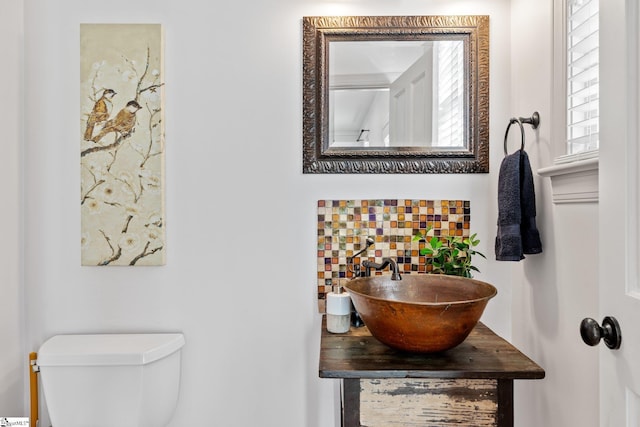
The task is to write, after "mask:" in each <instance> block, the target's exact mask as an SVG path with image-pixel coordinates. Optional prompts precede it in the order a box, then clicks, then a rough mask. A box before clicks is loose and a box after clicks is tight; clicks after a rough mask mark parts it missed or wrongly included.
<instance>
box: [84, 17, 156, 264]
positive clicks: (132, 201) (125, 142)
mask: <svg viewBox="0 0 640 427" xmlns="http://www.w3.org/2000/svg"><path fill="white" fill-rule="evenodd" d="M162 50H163V37H162V27H161V25H159V24H82V25H81V27H80V79H81V81H80V107H81V108H80V141H81V142H80V166H81V167H80V169H81V179H80V181H81V183H80V187H81V188H80V206H81V222H82V226H81V253H82V265H93V266H116V265H130V266H143V265H163V264H164V263H165V253H166V248H165V213H164V120H163V89H164V82H163V74H162V66H163V58H162Z"/></svg>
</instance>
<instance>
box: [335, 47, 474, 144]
mask: <svg viewBox="0 0 640 427" xmlns="http://www.w3.org/2000/svg"><path fill="white" fill-rule="evenodd" d="M463 54H464V46H463V43H462V41H461V40H441V41H431V40H428V41H356V42H342V41H337V42H331V43H330V44H329V57H330V58H331V62H330V64H329V111H330V113H331V115H330V116H329V145H330V147H392V146H395V147H403V146H422V147H458V148H462V147H465V145H466V141H465V138H464V136H465V135H464V132H463V130H464V126H465V124H464V100H465V93H464V85H463V82H464V79H465V76H464V67H463Z"/></svg>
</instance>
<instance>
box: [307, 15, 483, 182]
mask: <svg viewBox="0 0 640 427" xmlns="http://www.w3.org/2000/svg"><path fill="white" fill-rule="evenodd" d="M438 40H460V41H462V43H463V46H464V55H463V58H464V68H463V69H464V78H463V85H464V95H463V98H464V99H463V105H464V111H463V115H464V118H463V122H464V125H463V127H464V129H463V130H462V132H461V133H462V134H463V135H464V146H461V147H432V146H419V145H414V146H379V147H358V146H348V147H344V146H336V145H335V144H334V145H332V144H331V143H330V141H329V117H330V114H332V111H330V103H329V64H330V61H331V60H332V58H331V57H330V54H329V53H330V50H331V49H330V45H331V43H337V42H344V41H349V42H352V41H398V42H401V41H438ZM425 120H426V118H425ZM303 172H304V173H312V174H323V173H332V174H335V173H354V174H362V173H374V174H375V173H378V174H385V173H394V174H399V173H486V172H489V17H488V16H324V17H304V18H303Z"/></svg>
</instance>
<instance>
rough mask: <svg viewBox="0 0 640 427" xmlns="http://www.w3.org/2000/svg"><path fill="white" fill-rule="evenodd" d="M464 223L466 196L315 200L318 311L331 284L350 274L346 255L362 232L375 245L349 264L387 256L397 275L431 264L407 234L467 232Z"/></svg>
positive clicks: (361, 241)
mask: <svg viewBox="0 0 640 427" xmlns="http://www.w3.org/2000/svg"><path fill="white" fill-rule="evenodd" d="M470 224H471V206H470V202H469V201H468V200H415V199H383V200H318V280H317V286H318V306H319V310H320V312H324V311H325V309H324V301H325V295H326V294H327V293H328V292H330V291H331V286H332V285H333V284H337V283H342V282H343V281H346V280H348V279H351V278H352V277H353V272H352V271H351V269H350V268H347V258H348V257H351V256H353V254H355V253H357V252H358V251H360V250H361V249H363V248H364V247H365V239H366V238H367V237H372V238H373V239H374V240H375V244H374V245H373V246H371V247H370V248H369V249H368V250H367V251H366V252H364V253H363V254H362V255H360V256H358V257H356V258H354V260H353V263H354V264H360V263H362V261H364V260H365V259H369V260H370V261H373V262H376V263H381V262H382V258H383V257H393V258H395V259H396V261H397V263H398V268H399V269H400V271H401V272H402V273H403V274H411V273H427V272H428V271H427V268H431V267H430V266H427V265H426V258H425V257H424V256H420V248H422V247H423V246H424V243H423V242H418V241H413V236H414V235H415V234H417V233H418V232H421V233H422V234H424V233H425V231H426V230H427V229H428V228H431V230H430V231H429V233H428V234H427V235H428V236H441V237H446V236H463V237H468V236H469V235H470ZM376 274H383V273H382V272H376ZM384 274H388V272H387V271H385V272H384Z"/></svg>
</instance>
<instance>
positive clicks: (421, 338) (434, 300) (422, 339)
mask: <svg viewBox="0 0 640 427" xmlns="http://www.w3.org/2000/svg"><path fill="white" fill-rule="evenodd" d="M345 288H346V289H347V291H348V292H349V294H350V295H351V300H352V301H353V305H354V306H355V308H356V310H357V311H358V313H360V316H361V317H362V320H363V321H364V324H365V325H366V326H367V328H369V331H370V332H371V335H373V336H374V337H375V338H377V339H378V340H379V341H381V342H383V343H384V344H386V345H388V346H390V347H393V348H396V349H398V350H404V351H409V352H417V353H435V352H440V351H445V350H448V349H450V348H453V347H455V346H457V345H458V344H460V343H462V342H463V341H464V340H465V339H466V338H467V336H468V335H469V333H470V332H471V330H472V329H473V328H474V327H475V326H476V323H478V320H480V316H482V313H483V312H484V309H485V307H486V306H487V302H489V300H490V299H491V298H493V297H494V296H496V294H497V293H498V291H497V290H496V288H495V287H494V286H492V285H490V284H488V283H485V282H481V281H479V280H475V279H467V278H464V277H457V276H445V275H441V274H405V275H403V276H402V280H391V276H389V275H384V276H372V277H359V278H355V279H353V280H350V281H349V282H347V284H346V285H345Z"/></svg>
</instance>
